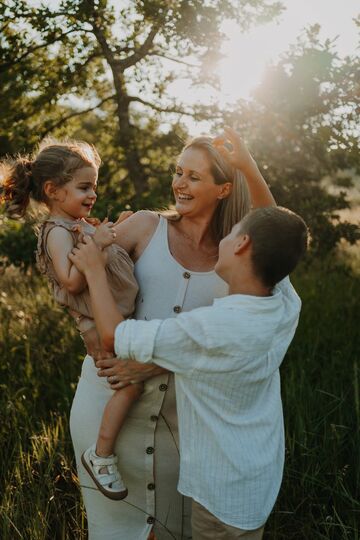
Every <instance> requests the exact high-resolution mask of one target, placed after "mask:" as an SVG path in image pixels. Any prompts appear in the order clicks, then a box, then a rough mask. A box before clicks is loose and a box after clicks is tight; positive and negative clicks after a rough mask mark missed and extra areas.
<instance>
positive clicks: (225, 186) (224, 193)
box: [218, 182, 232, 199]
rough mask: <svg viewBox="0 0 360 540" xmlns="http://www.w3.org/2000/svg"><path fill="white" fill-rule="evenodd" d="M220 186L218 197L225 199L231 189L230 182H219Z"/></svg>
mask: <svg viewBox="0 0 360 540" xmlns="http://www.w3.org/2000/svg"><path fill="white" fill-rule="evenodd" d="M220 188H221V189H220V192H219V195H218V199H226V198H227V197H228V196H229V195H230V193H231V191H232V183H231V182H225V184H220Z"/></svg>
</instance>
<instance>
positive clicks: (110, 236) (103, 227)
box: [93, 218, 116, 249]
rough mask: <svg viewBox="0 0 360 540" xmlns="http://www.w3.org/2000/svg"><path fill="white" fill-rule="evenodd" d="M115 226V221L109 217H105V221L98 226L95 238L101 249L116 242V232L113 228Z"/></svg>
mask: <svg viewBox="0 0 360 540" xmlns="http://www.w3.org/2000/svg"><path fill="white" fill-rule="evenodd" d="M113 227H114V223H112V222H111V221H108V218H105V219H104V221H103V222H102V223H101V224H100V225H99V226H98V227H97V228H96V231H95V234H94V236H93V239H94V242H95V244H96V245H97V246H99V248H100V249H104V248H105V247H107V246H110V245H111V244H112V243H113V242H114V240H115V238H116V232H115V231H114V230H113V229H112V228H113Z"/></svg>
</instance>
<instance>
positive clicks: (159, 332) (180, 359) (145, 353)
mask: <svg viewBox="0 0 360 540" xmlns="http://www.w3.org/2000/svg"><path fill="white" fill-rule="evenodd" d="M206 341H207V338H206V333H205V332H204V328H203V325H202V323H201V320H199V318H198V317H194V316H191V315H190V314H189V313H186V314H184V315H183V316H179V317H177V318H174V319H166V320H164V321H161V320H153V321H135V320H133V319H131V320H127V321H124V322H122V323H121V324H119V325H118V326H117V328H116V330H115V353H116V356H118V357H119V358H122V359H124V360H128V359H131V360H137V361H138V362H142V363H147V362H154V363H155V364H158V365H159V366H161V367H164V368H166V369H169V370H170V371H174V372H175V373H184V372H188V371H189V370H192V369H194V368H195V367H196V364H197V362H198V361H199V355H200V354H201V353H203V352H204V350H205V349H206Z"/></svg>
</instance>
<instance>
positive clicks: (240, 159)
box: [213, 126, 276, 208]
mask: <svg viewBox="0 0 360 540" xmlns="http://www.w3.org/2000/svg"><path fill="white" fill-rule="evenodd" d="M224 132H225V135H226V137H216V138H215V139H214V141H213V145H214V146H215V147H216V149H217V150H218V151H219V152H220V154H221V155H222V156H223V157H224V158H225V159H226V160H227V161H229V163H230V164H231V165H232V166H233V167H235V168H236V169H239V170H241V172H242V173H243V174H244V175H245V178H246V180H247V184H248V187H249V191H250V197H251V204H252V207H253V208H261V207H266V206H276V202H275V199H274V197H273V196H272V194H271V191H270V189H269V187H268V185H267V183H266V181H265V179H264V177H263V176H262V174H261V172H260V171H259V168H258V166H257V164H256V161H255V160H254V159H253V158H252V156H251V154H250V152H249V150H248V149H247V147H246V145H245V143H244V141H243V140H242V139H241V137H240V136H239V135H238V134H237V133H236V131H235V130H233V129H232V128H230V127H227V126H226V127H224ZM226 140H229V141H230V142H231V145H232V151H229V150H228V149H227V148H226V146H224V143H225V142H226Z"/></svg>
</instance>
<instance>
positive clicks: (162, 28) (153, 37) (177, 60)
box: [0, 0, 281, 202]
mask: <svg viewBox="0 0 360 540" xmlns="http://www.w3.org/2000/svg"><path fill="white" fill-rule="evenodd" d="M280 11H281V5H280V3H279V2H276V1H272V2H268V1H265V0H207V1H206V2H203V1H202V0H187V1H184V0H146V1H141V0H136V1H129V2H126V3H125V5H124V4H122V6H121V7H116V8H115V6H114V4H113V3H110V2H109V1H108V0H61V1H60V2H59V3H58V5H57V6H56V7H49V6H46V5H45V4H41V5H40V7H30V6H29V5H28V4H27V2H25V1H24V0H5V1H4V2H3V3H2V7H1V14H2V19H3V38H2V41H1V53H2V61H1V63H0V74H1V75H0V77H2V78H3V80H4V79H5V81H6V85H7V86H6V88H7V101H8V102H11V104H12V105H14V104H15V105H14V106H15V107H16V113H17V114H19V110H20V108H19V105H21V110H22V113H23V114H24V118H25V121H26V124H27V126H28V125H29V123H31V124H32V125H31V127H32V130H31V131H32V133H34V132H35V133H37V136H38V137H41V136H43V135H45V134H47V133H52V132H54V130H55V129H56V128H59V127H61V126H62V125H64V124H67V125H68V122H69V121H71V120H72V119H74V118H75V117H76V116H79V115H84V114H86V113H90V112H91V111H93V110H94V111H95V110H96V111H97V112H98V113H99V114H98V116H99V118H106V121H109V122H110V124H111V129H113V130H114V133H113V146H114V147H115V148H116V149H117V152H118V172H121V181H122V183H123V185H124V186H125V185H126V186H127V188H126V189H125V191H127V192H128V197H129V201H131V200H132V201H133V202H134V201H137V202H139V199H140V198H141V199H142V197H143V195H144V192H145V193H147V194H148V195H149V181H150V184H151V183H152V181H153V180H152V179H154V178H155V175H156V176H157V174H158V170H157V167H155V171H153V170H152V160H151V155H152V153H153V151H154V148H156V147H157V146H159V145H161V144H162V143H163V142H168V141H169V140H170V139H171V137H166V136H165V137H164V135H163V134H162V133H161V132H160V133H159V132H158V129H157V130H156V131H155V132H152V138H153V144H152V145H149V144H148V143H147V145H146V147H144V146H143V145H142V144H141V143H140V144H139V141H141V140H142V138H143V137H142V133H144V132H145V131H146V129H147V130H148V134H149V136H150V129H152V128H154V126H156V128H157V127H158V125H159V123H160V121H161V120H162V119H163V118H164V116H166V117H167V118H168V119H169V120H168V121H170V123H171V124H174V123H175V133H176V131H177V130H178V131H179V132H180V134H183V130H181V128H180V126H179V120H178V119H179V118H181V116H183V115H191V116H193V117H194V118H197V119H200V118H210V117H216V116H219V114H220V113H219V111H218V110H217V107H216V106H215V105H213V106H209V105H200V104H196V105H194V106H191V107H190V106H185V105H184V104H183V103H178V102H177V101H176V100H174V99H172V98H171V96H170V93H169V92H167V87H168V85H169V83H171V82H172V81H173V80H174V77H175V76H179V74H180V71H179V66H180V67H181V74H182V76H188V77H189V78H190V79H191V80H192V82H193V83H196V84H199V83H202V84H216V79H215V78H214V77H213V76H211V75H210V74H209V70H207V71H206V70H205V69H204V66H206V65H208V64H209V62H210V63H211V59H212V58H214V57H216V55H217V50H218V46H219V41H220V39H221V37H222V36H221V32H220V24H221V22H222V21H223V20H224V19H226V18H232V19H235V20H236V21H237V22H239V23H240V24H241V25H242V27H243V28H244V29H245V28H246V27H248V26H249V25H251V24H258V23H260V22H263V21H265V20H269V19H271V18H272V17H274V16H275V15H277V14H278V13H279V12H280ZM24 28H25V29H26V30H25V31H24ZM20 30H21V31H20ZM172 65H173V66H176V73H175V70H174V69H173V68H172V67H171V66H172ZM25 66H30V67H29V68H28V69H29V72H30V77H29V80H27V76H26V77H24V78H23V80H22V81H21V84H22V88H21V91H20V94H21V98H20V96H18V98H17V100H16V99H15V100H13V97H14V96H15V94H16V91H17V90H16V81H18V80H19V78H20V73H21V71H22V70H23V69H24V67H25ZM36 75H38V80H37V81H36ZM0 82H2V81H1V79H0ZM65 98H67V99H69V98H71V99H72V100H73V101H74V98H77V99H78V100H79V99H81V101H82V103H87V105H86V106H85V107H84V106H83V105H82V106H81V107H79V108H77V107H76V108H75V107H71V110H70V111H69V106H67V107H64V103H66V101H65ZM22 105H24V107H22ZM10 109H11V107H10ZM35 111H41V117H40V118H37V119H35V118H34V116H35ZM16 113H14V114H13V115H11V114H8V113H5V117H6V119H7V123H5V129H7V130H8V129H9V127H10V125H11V124H13V125H14V124H15V125H16V122H17V121H18V117H17V116H16ZM114 117H115V119H116V125H115V124H114V122H113V118H114ZM20 124H21V122H20ZM176 128H177V129H176ZM179 128H180V129H179ZM27 134H28V133H27ZM20 138H21V137H20ZM29 139H30V144H32V143H33V139H34V137H31V136H30V137H29ZM164 139H165V141H164ZM10 143H11V140H10ZM24 144H25V141H24ZM180 145H181V143H180V141H177V144H175V149H178V148H179V147H180ZM8 146H9V148H10V149H12V148H13V145H12V144H9V145H8ZM162 172H163V171H162ZM154 173H156V174H154ZM160 176H161V175H160Z"/></svg>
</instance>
